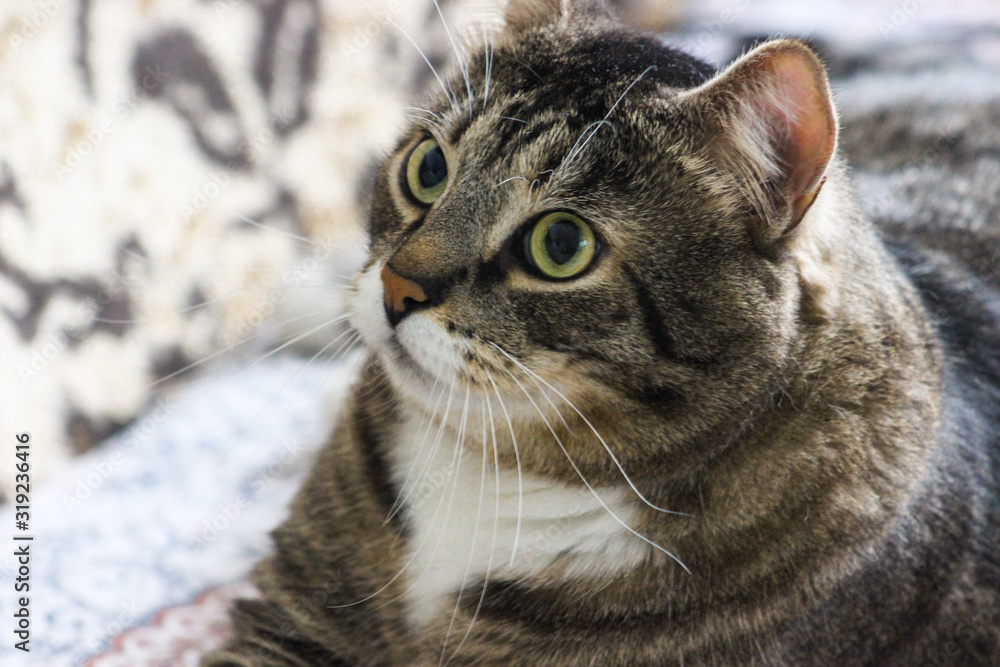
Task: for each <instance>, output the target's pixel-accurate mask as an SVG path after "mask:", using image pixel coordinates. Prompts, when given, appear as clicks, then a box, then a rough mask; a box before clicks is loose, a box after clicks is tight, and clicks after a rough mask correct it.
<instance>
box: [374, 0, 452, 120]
mask: <svg viewBox="0 0 1000 667" xmlns="http://www.w3.org/2000/svg"><path fill="white" fill-rule="evenodd" d="M386 21H388V22H389V25H391V26H392V27H394V28H395V29H396V30H398V31H399V32H401V33H402V34H403V36H404V37H406V39H408V40H409V42H410V44H412V45H413V48H415V49H416V50H417V53H419V54H420V57H421V58H423V59H424V62H425V63H427V66H428V67H429V68H430V69H431V74H433V75H434V78H435V79H437V82H438V84H440V86H441V90H443V91H444V94H445V97H447V98H448V104H450V105H451V107H452V108H453V109H455V108H458V102H457V101H456V100H455V94H454V93H453V92H451V89H450V88H448V86H446V85H445V83H444V80H443V79H442V78H441V75H440V74H438V71H437V69H435V68H434V65H432V64H431V61H430V59H429V58H428V57H427V54H426V53H424V50H423V49H421V48H420V45H419V44H417V42H416V40H414V39H413V38H412V37H410V33H408V32H406V31H405V30H403V28H402V27H401V26H400V25H399V24H398V23H396V22H395V21H393V20H392V19H389V18H387V19H386Z"/></svg>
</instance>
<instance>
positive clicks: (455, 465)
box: [328, 447, 462, 609]
mask: <svg viewBox="0 0 1000 667" xmlns="http://www.w3.org/2000/svg"><path fill="white" fill-rule="evenodd" d="M461 465H462V447H456V448H455V453H454V454H452V457H451V464H450V466H449V468H448V475H447V477H448V479H449V480H451V477H452V474H453V473H454V475H455V486H454V487H453V488H452V499H453V500H454V489H455V488H457V485H458V472H459V470H460V469H461ZM443 504H444V494H443V493H442V494H441V497H440V498H439V499H438V503H437V506H436V507H435V509H434V515H433V516H432V517H431V521H430V523H431V525H433V524H434V522H435V521H436V520H437V517H438V514H439V513H440V512H441V507H442V505H443ZM450 511H451V505H450V504H449V507H448V512H450ZM447 524H448V514H447V513H446V514H445V517H444V520H443V525H444V526H446V527H447ZM443 535H444V531H443V530H442V533H441V535H439V536H438V541H437V545H436V546H435V547H434V551H433V552H432V553H431V558H430V559H428V564H427V565H426V566H425V567H424V569H423V570H422V571H421V573H420V574H419V575H417V577H416V578H415V579H414V580H413V581H412V582H410V585H409V586H407V587H406V589H404V591H403V592H402V593H400V594H399V595H397V596H396V597H395V598H392V599H391V600H387V601H386V602H385V603H384V604H383V605H382V606H385V605H388V604H392V602H394V601H395V600H398V599H399V598H401V597H403V596H405V595H406V594H407V593H409V592H410V591H411V590H413V588H414V587H415V586H416V585H417V582H418V581H420V579H421V578H422V577H423V576H424V574H426V572H427V569H428V568H429V567H430V564H431V562H432V561H433V560H434V554H436V553H437V550H438V547H439V546H440V544H441V537H442V536H443ZM428 539H430V532H428V533H427V534H426V535H425V536H424V537H423V539H422V540H421V541H420V544H418V545H417V547H416V548H415V549H414V550H413V553H412V554H411V555H410V557H409V559H408V560H407V561H406V562H405V563H403V566H402V567H401V568H399V571H398V572H396V574H394V575H393V576H392V578H390V579H389V581H387V582H385V584H383V585H382V587H381V588H379V589H378V590H376V591H375V592H374V593H372V594H370V595H367V596H365V597H363V598H361V599H360V600H355V601H354V602H349V603H347V604H340V605H328V607H329V608H330V609H343V608H345V607H353V606H355V605H359V604H363V603H365V602H367V601H368V600H371V599H373V598H375V597H377V596H378V595H379V594H381V593H382V591H384V590H385V589H387V588H389V586H391V585H392V583H393V582H394V581H396V580H397V579H399V578H400V577H401V576H403V573H404V572H406V570H407V569H408V568H409V567H410V565H412V564H413V561H415V560H416V559H417V556H418V555H419V554H420V551H421V550H422V549H423V548H424V545H426V544H427V540H428Z"/></svg>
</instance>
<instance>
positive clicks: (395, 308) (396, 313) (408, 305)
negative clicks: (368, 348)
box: [381, 264, 429, 326]
mask: <svg viewBox="0 0 1000 667" xmlns="http://www.w3.org/2000/svg"><path fill="white" fill-rule="evenodd" d="M381 278H382V285H383V286H384V288H385V314H386V317H388V318H389V323H390V324H391V325H392V326H396V325H397V324H399V322H400V320H402V319H403V317H405V316H406V314H407V313H408V312H409V311H410V310H412V309H413V307H414V306H416V305H418V304H422V303H427V301H428V300H429V299H428V298H427V293H426V292H424V288H423V287H421V286H420V285H418V284H417V283H415V282H413V281H412V280H407V279H406V278H403V277H402V276H400V275H399V274H398V273H396V272H395V271H393V270H392V269H391V268H389V265H388V264H386V265H385V266H384V267H383V268H382V273H381Z"/></svg>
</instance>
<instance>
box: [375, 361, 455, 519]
mask: <svg viewBox="0 0 1000 667" xmlns="http://www.w3.org/2000/svg"><path fill="white" fill-rule="evenodd" d="M456 382H457V378H452V380H451V387H450V388H449V389H448V402H447V403H446V404H445V406H444V416H443V417H442V418H441V425H440V426H439V427H438V430H437V433H435V435H434V442H433V443H432V444H431V451H430V453H429V454H428V455H427V459H426V460H425V461H424V463H423V465H422V466H421V468H420V472H419V473H418V474H417V477H416V479H417V480H420V479H423V477H424V476H425V475H426V474H427V470H428V468H430V465H431V462H432V461H433V460H434V454H436V453H437V449H438V445H440V444H441V439H442V437H443V436H444V430H445V426H446V425H447V424H448V415H449V414H451V401H452V398H453V396H454V392H455V384H456ZM433 423H434V422H433V421H432V422H431V425H432V426H433ZM421 449H422V448H421ZM419 458H420V456H419V454H418V455H415V456H414V458H413V462H412V463H411V468H412V466H413V465H415V464H416V462H417V460H419ZM407 479H409V473H407ZM419 486H420V485H419V484H416V483H415V484H413V485H412V486H411V487H410V489H409V491H407V492H406V495H405V496H404V497H403V500H402V502H401V503H399V505H398V506H397V507H396V508H395V510H393V511H392V512H390V513H389V516H388V517H387V518H386V523H388V522H389V521H391V520H392V518H393V517H394V516H396V514H397V513H398V512H399V510H400V508H402V507H404V506H405V505H406V504H407V503H408V502H409V500H410V497H411V496H412V494H413V493H415V492H416V490H417V489H418V488H419ZM402 488H406V486H405V485H404V486H403V487H402ZM401 491H402V489H401ZM407 516H409V511H407Z"/></svg>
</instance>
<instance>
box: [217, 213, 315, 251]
mask: <svg viewBox="0 0 1000 667" xmlns="http://www.w3.org/2000/svg"><path fill="white" fill-rule="evenodd" d="M229 212H230V213H231V214H232V215H235V216H236V217H237V218H239V219H240V220H242V221H243V222H245V223H246V224H248V225H251V226H253V227H259V228H260V229H263V230H265V231H268V232H271V233H272V234H278V235H279V236H285V237H287V238H290V239H294V240H296V241H299V242H301V243H305V244H307V245H309V246H311V247H313V248H322V249H323V250H327V248H324V247H323V246H322V245H320V244H319V243H317V242H316V241H313V240H312V239H308V238H306V237H305V236H299V235H298V234H292V233H291V232H285V231H282V230H280V229H275V228H274V227H270V226H268V225H265V224H263V223H260V222H257V221H256V220H251V219H250V218H248V217H246V216H245V215H243V214H242V213H240V212H239V211H234V210H230V211H229Z"/></svg>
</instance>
